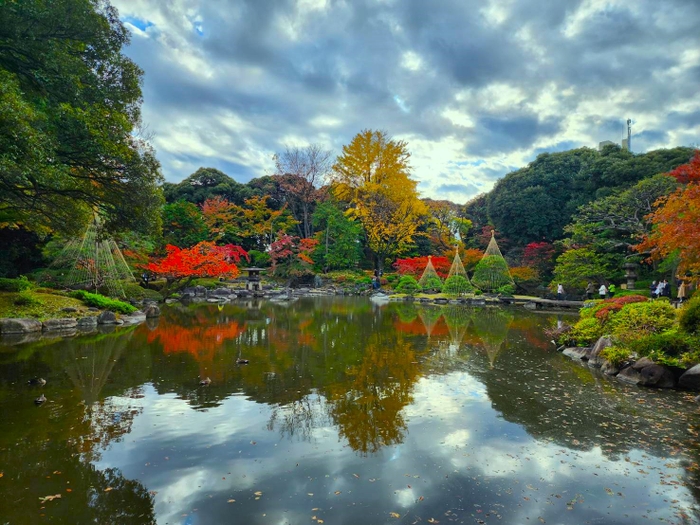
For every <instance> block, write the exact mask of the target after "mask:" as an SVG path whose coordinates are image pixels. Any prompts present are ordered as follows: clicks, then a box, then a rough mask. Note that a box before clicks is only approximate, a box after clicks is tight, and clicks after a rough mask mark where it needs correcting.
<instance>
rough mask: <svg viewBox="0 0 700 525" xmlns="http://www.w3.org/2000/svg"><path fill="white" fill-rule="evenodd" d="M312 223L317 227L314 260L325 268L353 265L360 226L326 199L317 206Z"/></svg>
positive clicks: (355, 262)
mask: <svg viewBox="0 0 700 525" xmlns="http://www.w3.org/2000/svg"><path fill="white" fill-rule="evenodd" d="M313 226H314V228H316V229H317V230H318V232H317V233H316V240H317V241H318V245H317V246H316V250H315V251H314V254H313V260H314V261H315V263H316V266H317V267H318V268H321V269H324V270H343V269H346V268H354V267H356V266H357V264H358V263H359V261H360V235H361V234H362V227H361V226H360V224H359V223H358V222H357V221H354V220H352V219H351V218H349V217H347V216H346V215H345V214H344V213H343V212H342V210H340V209H339V208H338V207H337V206H336V205H335V204H334V203H333V202H331V201H326V202H324V203H322V204H319V205H318V206H317V207H316V210H315V211H314V215H313Z"/></svg>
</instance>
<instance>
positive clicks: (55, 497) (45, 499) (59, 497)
mask: <svg viewBox="0 0 700 525" xmlns="http://www.w3.org/2000/svg"><path fill="white" fill-rule="evenodd" d="M55 499H61V495H60V494H54V495H53V496H44V497H43V498H39V501H41V502H42V503H46V502H47V501H53V500H55Z"/></svg>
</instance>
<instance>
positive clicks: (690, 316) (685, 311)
mask: <svg viewBox="0 0 700 525" xmlns="http://www.w3.org/2000/svg"><path fill="white" fill-rule="evenodd" d="M679 323H680V327H681V330H683V331H684V332H687V333H689V334H700V295H697V294H696V295H695V297H693V298H692V299H691V300H690V301H688V302H687V303H686V304H685V306H684V307H683V308H682V309H681V313H680V318H679Z"/></svg>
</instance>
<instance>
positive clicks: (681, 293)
mask: <svg viewBox="0 0 700 525" xmlns="http://www.w3.org/2000/svg"><path fill="white" fill-rule="evenodd" d="M683 299H685V281H681V284H680V285H679V286H678V302H679V303H682V302H683Z"/></svg>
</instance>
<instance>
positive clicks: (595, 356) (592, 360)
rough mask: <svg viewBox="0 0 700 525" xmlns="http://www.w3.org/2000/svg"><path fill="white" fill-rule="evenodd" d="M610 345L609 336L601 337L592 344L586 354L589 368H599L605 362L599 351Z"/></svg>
mask: <svg viewBox="0 0 700 525" xmlns="http://www.w3.org/2000/svg"><path fill="white" fill-rule="evenodd" d="M609 346H612V341H611V340H610V338H609V337H601V338H600V339H598V340H597V341H596V343H595V345H593V348H592V349H591V353H590V354H589V355H588V366H590V367H591V368H600V367H601V366H603V363H605V358H603V357H602V356H601V355H600V353H601V352H602V351H603V349H605V348H607V347H609Z"/></svg>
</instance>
